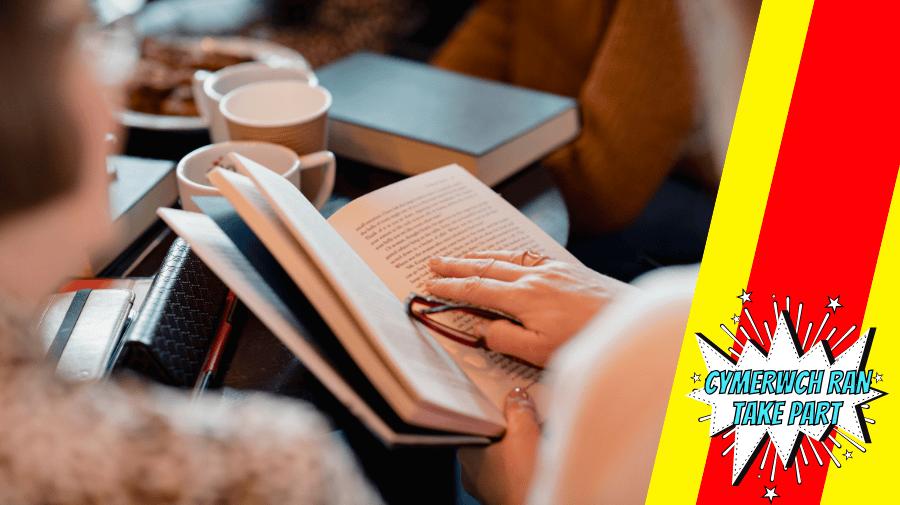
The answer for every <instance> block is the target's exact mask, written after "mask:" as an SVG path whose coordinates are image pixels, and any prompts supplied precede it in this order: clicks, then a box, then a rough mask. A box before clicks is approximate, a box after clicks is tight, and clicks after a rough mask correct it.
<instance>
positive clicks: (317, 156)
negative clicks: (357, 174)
mask: <svg viewBox="0 0 900 505" xmlns="http://www.w3.org/2000/svg"><path fill="white" fill-rule="evenodd" d="M231 152H236V153H238V154H241V155H243V156H246V157H247V158H250V159H251V160H253V161H255V162H257V163H259V164H260V165H262V166H264V167H266V168H268V169H270V170H272V171H273V172H276V173H278V174H281V175H282V176H283V177H284V178H285V179H287V180H289V181H291V183H293V184H294V185H295V186H297V187H298V188H301V180H305V179H306V178H307V175H312V174H311V173H310V174H307V173H304V172H305V171H306V170H307V169H310V168H320V167H324V169H325V174H326V176H325V177H324V178H323V179H321V180H320V181H319V182H318V184H317V185H313V184H304V185H302V187H310V186H313V187H314V189H313V191H312V192H311V193H309V194H308V193H306V192H304V195H305V196H306V197H307V198H308V199H309V201H310V202H312V204H313V205H314V206H315V207H316V208H317V209H321V208H322V207H324V206H325V202H327V201H328V197H329V196H331V191H332V190H333V189H334V170H335V163H334V155H333V154H332V153H330V152H328V151H319V152H316V153H312V154H309V155H305V156H300V155H298V154H297V153H295V152H294V151H292V150H290V149H288V148H286V147H284V146H280V145H277V144H271V143H268V142H240V141H238V142H221V143H218V144H210V145H208V146H205V147H201V148H199V149H197V150H195V151H193V152H191V153H190V154H188V155H187V156H185V157H184V158H182V159H181V161H179V162H178V166H177V167H176V168H175V174H176V177H177V179H178V194H179V196H180V197H181V207H182V208H183V209H184V210H189V211H192V212H200V209H199V208H198V207H197V205H196V204H195V203H194V202H193V200H191V198H192V197H194V196H222V194H221V192H219V190H218V189H216V188H215V187H214V186H212V185H210V183H209V180H208V179H207V178H206V174H208V173H209V172H210V171H212V170H213V169H215V168H217V167H221V168H224V169H226V170H231V171H232V172H237V171H238V170H237V169H236V167H234V166H232V163H231V161H230V160H229V159H228V153H231ZM313 172H315V171H313ZM301 173H303V177H301Z"/></svg>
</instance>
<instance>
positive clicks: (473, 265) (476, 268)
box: [428, 257, 528, 282]
mask: <svg viewBox="0 0 900 505" xmlns="http://www.w3.org/2000/svg"><path fill="white" fill-rule="evenodd" d="M428 266H430V267H431V270H432V271H434V273H436V274H438V275H442V276H444V277H486V278H489V279H496V280H498V281H506V282H512V281H515V280H517V279H519V278H520V277H522V276H523V275H525V274H526V273H527V272H528V271H527V270H526V269H525V268H524V267H522V266H521V265H515V264H512V263H508V262H506V261H502V260H501V261H497V260H496V259H495V258H471V259H457V258H441V257H435V258H431V259H430V260H428Z"/></svg>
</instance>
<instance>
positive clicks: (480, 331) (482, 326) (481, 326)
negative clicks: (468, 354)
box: [472, 322, 488, 338]
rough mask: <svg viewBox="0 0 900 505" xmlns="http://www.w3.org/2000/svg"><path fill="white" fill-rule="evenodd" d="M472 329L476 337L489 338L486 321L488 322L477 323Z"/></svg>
mask: <svg viewBox="0 0 900 505" xmlns="http://www.w3.org/2000/svg"><path fill="white" fill-rule="evenodd" d="M472 331H474V332H475V336H476V337H481V338H487V335H488V323H486V322H481V323H478V324H476V325H475V327H474V328H472Z"/></svg>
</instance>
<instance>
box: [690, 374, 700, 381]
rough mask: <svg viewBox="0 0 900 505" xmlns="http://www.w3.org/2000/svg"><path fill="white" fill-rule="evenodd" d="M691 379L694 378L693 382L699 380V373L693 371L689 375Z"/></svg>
mask: <svg viewBox="0 0 900 505" xmlns="http://www.w3.org/2000/svg"><path fill="white" fill-rule="evenodd" d="M691 379H694V382H697V381H699V380H700V374H698V373H695V374H694V375H692V376H691Z"/></svg>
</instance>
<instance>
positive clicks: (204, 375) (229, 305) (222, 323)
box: [193, 290, 237, 400]
mask: <svg viewBox="0 0 900 505" xmlns="http://www.w3.org/2000/svg"><path fill="white" fill-rule="evenodd" d="M236 305H237V297H236V296H235V295H234V291H231V290H228V297H227V298H225V308H224V309H223V310H222V317H221V318H219V324H218V325H217V326H216V334H215V336H214V337H213V342H212V345H211V346H210V347H209V353H207V355H206V361H205V362H204V363H203V368H202V369H200V376H199V377H197V382H196V383H195V384H194V392H193V399H195V400H196V399H197V398H198V397H199V396H200V395H201V394H202V393H203V391H204V390H205V389H206V388H207V386H209V381H210V380H211V379H212V377H213V376H214V375H215V374H216V370H217V369H218V368H219V362H220V361H221V360H222V351H223V350H224V349H225V343H226V342H227V341H228V336H229V335H230V334H231V318H232V316H233V315H234V308H235V306H236Z"/></svg>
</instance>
